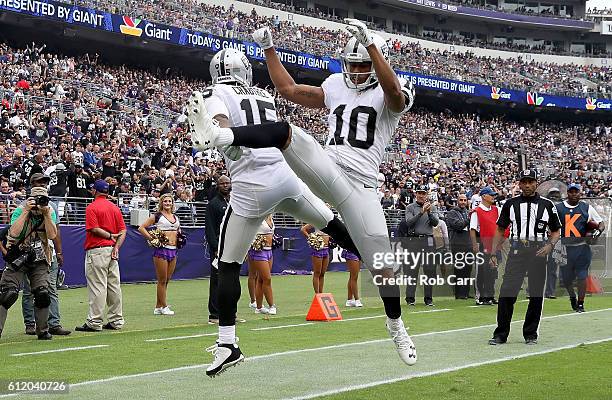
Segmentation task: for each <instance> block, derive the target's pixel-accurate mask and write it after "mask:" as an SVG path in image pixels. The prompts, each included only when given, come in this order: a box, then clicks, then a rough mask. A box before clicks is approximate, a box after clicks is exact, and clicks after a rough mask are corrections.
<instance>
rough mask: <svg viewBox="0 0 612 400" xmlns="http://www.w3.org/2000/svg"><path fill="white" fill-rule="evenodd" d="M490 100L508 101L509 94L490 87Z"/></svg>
mask: <svg viewBox="0 0 612 400" xmlns="http://www.w3.org/2000/svg"><path fill="white" fill-rule="evenodd" d="M491 98H492V99H493V100H499V99H506V100H510V93H506V92H504V91H503V90H501V88H498V87H495V86H491Z"/></svg>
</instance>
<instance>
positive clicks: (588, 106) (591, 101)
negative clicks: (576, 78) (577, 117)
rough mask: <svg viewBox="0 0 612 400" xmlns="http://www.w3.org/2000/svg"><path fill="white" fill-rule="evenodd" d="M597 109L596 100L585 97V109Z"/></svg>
mask: <svg viewBox="0 0 612 400" xmlns="http://www.w3.org/2000/svg"><path fill="white" fill-rule="evenodd" d="M596 108H597V99H596V98H594V97H587V99H586V109H587V110H594V109H596Z"/></svg>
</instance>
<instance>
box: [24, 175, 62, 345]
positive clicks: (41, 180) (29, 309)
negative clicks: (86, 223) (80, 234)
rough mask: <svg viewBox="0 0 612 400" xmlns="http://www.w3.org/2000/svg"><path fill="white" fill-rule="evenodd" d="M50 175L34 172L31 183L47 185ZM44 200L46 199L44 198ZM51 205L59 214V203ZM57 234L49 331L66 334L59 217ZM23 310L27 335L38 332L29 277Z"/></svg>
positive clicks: (50, 277) (54, 245)
mask: <svg viewBox="0 0 612 400" xmlns="http://www.w3.org/2000/svg"><path fill="white" fill-rule="evenodd" d="M50 179H51V178H50V177H49V176H47V175H44V174H41V173H35V174H32V176H31V177H30V185H31V186H32V188H35V187H43V188H44V187H47V185H48V184H49V181H50ZM43 202H44V200H43ZM48 204H49V207H50V208H52V209H53V211H54V212H55V215H56V216H59V213H58V209H57V204H54V203H53V202H52V201H48ZM55 227H56V230H57V236H55V239H53V240H51V241H50V243H49V246H50V249H51V268H50V269H49V297H50V299H51V302H50V304H49V320H48V321H47V322H48V324H49V333H50V334H52V335H61V336H66V335H70V333H71V331H69V330H67V329H64V328H62V325H61V323H60V308H59V294H58V290H57V280H58V272H59V268H60V267H61V266H62V265H63V264H64V256H63V255H62V238H61V235H60V233H61V232H60V227H59V219H58V220H57V221H56V225H55ZM21 311H22V313H23V323H24V324H25V332H26V334H27V335H35V334H36V324H35V322H36V320H35V317H34V296H33V294H32V289H31V286H30V282H29V281H28V279H24V282H23V293H22V295H21Z"/></svg>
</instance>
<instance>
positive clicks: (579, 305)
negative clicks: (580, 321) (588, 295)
mask: <svg viewBox="0 0 612 400" xmlns="http://www.w3.org/2000/svg"><path fill="white" fill-rule="evenodd" d="M576 312H577V313H583V312H584V304H578V306H577V307H576Z"/></svg>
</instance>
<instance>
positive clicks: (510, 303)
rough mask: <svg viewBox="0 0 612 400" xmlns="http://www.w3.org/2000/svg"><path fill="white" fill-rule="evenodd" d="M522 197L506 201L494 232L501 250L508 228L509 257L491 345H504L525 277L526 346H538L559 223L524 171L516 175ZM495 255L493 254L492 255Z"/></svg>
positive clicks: (494, 262)
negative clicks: (548, 269)
mask: <svg viewBox="0 0 612 400" xmlns="http://www.w3.org/2000/svg"><path fill="white" fill-rule="evenodd" d="M518 179H519V187H520V189H521V192H522V193H521V195H519V196H516V197H513V198H512V199H510V200H508V201H506V203H505V204H504V206H503V207H502V209H501V212H500V215H499V218H498V219H497V231H496V232H495V236H494V238H493V249H494V250H500V246H501V244H502V242H503V240H504V231H505V230H506V228H507V227H508V226H511V228H510V237H509V238H508V240H510V249H511V250H510V255H509V257H508V262H507V264H506V271H505V274H504V279H503V282H502V286H501V289H500V294H499V304H498V306H497V328H496V329H495V332H493V338H492V339H490V340H489V344H490V345H498V344H503V343H506V341H507V340H508V335H509V334H510V322H511V321H512V312H513V311H514V303H516V296H517V295H518V292H519V290H520V288H521V284H522V283H523V279H524V278H525V274H527V277H528V283H529V294H530V296H529V305H528V306H527V313H526V314H525V322H524V323H523V337H524V338H525V343H526V344H530V345H531V344H537V343H538V327H539V325H540V317H541V316H542V307H543V305H544V302H543V296H544V284H545V283H546V256H547V255H548V254H549V253H550V252H551V251H552V249H553V248H554V247H555V243H557V241H559V238H560V229H561V222H560V221H559V216H558V215H557V209H556V208H555V206H554V204H553V202H552V201H550V200H548V199H547V198H545V197H541V196H540V195H539V194H538V193H537V192H536V186H537V179H538V176H537V172H536V171H535V170H532V169H526V170H524V171H522V172H521V173H520V174H519V177H518ZM492 254H496V251H492ZM491 265H492V266H494V267H495V266H497V257H496V256H495V255H493V256H492V257H491Z"/></svg>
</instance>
